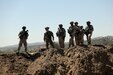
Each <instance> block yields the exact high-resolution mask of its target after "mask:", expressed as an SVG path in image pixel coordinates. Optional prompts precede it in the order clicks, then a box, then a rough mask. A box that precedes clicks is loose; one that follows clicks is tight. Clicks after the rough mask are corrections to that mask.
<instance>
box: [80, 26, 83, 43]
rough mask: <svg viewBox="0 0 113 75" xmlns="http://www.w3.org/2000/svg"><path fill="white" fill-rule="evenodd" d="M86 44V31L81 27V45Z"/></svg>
mask: <svg viewBox="0 0 113 75" xmlns="http://www.w3.org/2000/svg"><path fill="white" fill-rule="evenodd" d="M83 44H84V29H83V26H80V45H83Z"/></svg>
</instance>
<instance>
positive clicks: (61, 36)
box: [56, 24, 66, 48]
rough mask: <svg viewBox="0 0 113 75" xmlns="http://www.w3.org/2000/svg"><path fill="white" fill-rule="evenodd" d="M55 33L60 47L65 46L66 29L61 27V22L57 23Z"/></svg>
mask: <svg viewBox="0 0 113 75" xmlns="http://www.w3.org/2000/svg"><path fill="white" fill-rule="evenodd" d="M56 35H57V37H58V39H59V45H60V48H64V47H65V45H64V41H65V37H66V31H65V29H64V28H63V25H62V24H60V25H59V28H58V31H57V33H56Z"/></svg>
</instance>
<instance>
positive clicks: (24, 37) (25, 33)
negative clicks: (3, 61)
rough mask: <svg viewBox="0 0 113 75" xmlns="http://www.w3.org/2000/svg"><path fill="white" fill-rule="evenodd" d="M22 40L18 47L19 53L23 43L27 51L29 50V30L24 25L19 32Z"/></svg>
mask: <svg viewBox="0 0 113 75" xmlns="http://www.w3.org/2000/svg"><path fill="white" fill-rule="evenodd" d="M18 36H19V39H20V42H19V47H18V53H19V51H20V48H21V47H22V44H24V47H25V51H26V52H27V38H28V36H29V34H28V30H26V27H25V26H23V27H22V31H21V32H20V33H19V34H18Z"/></svg>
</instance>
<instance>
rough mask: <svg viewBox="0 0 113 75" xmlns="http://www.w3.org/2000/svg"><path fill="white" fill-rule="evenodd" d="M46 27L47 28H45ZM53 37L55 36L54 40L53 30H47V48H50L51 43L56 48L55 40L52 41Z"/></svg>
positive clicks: (45, 38)
mask: <svg viewBox="0 0 113 75" xmlns="http://www.w3.org/2000/svg"><path fill="white" fill-rule="evenodd" d="M45 29H46V28H45ZM52 38H53V40H54V36H53V32H51V31H49V30H48V31H46V32H45V33H44V41H45V42H46V48H47V49H48V48H49V47H48V46H49V44H50V45H51V46H52V47H53V48H54V43H53V41H52Z"/></svg>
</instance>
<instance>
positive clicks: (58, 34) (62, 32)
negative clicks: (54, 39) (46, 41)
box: [56, 28, 66, 37]
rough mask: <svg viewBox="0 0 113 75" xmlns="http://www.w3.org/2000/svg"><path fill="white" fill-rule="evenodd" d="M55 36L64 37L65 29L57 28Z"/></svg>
mask: <svg viewBox="0 0 113 75" xmlns="http://www.w3.org/2000/svg"><path fill="white" fill-rule="evenodd" d="M56 35H57V36H64V37H65V35H66V31H65V29H64V28H62V29H60V28H58V31H57V33H56Z"/></svg>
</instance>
